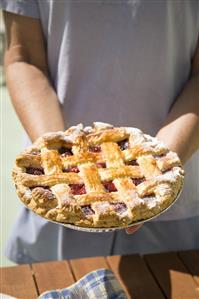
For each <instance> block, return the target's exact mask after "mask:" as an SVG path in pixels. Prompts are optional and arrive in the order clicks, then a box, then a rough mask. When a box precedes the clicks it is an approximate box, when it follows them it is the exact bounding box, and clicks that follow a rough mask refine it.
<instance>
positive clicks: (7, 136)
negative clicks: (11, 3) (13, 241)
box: [0, 11, 24, 267]
mask: <svg viewBox="0 0 199 299" xmlns="http://www.w3.org/2000/svg"><path fill="white" fill-rule="evenodd" d="M4 48H5V31H4V24H3V19H2V13H1V11H0V119H1V122H0V127H1V130H0V135H1V138H0V149H1V155H0V160H1V161H0V165H1V172H0V176H1V177H0V182H1V186H0V190H1V192H0V194H1V241H0V252H1V266H3V267H4V266H10V265H13V263H12V262H10V261H9V260H8V259H7V258H6V257H5V256H4V247H5V242H6V239H7V237H8V233H9V230H10V228H11V225H12V222H13V220H14V218H15V217H16V214H17V212H18V211H19V208H20V206H21V203H20V201H19V199H18V198H17V195H16V192H15V188H14V186H13V184H12V179H11V173H12V168H13V165H14V161H15V157H16V155H17V154H19V152H20V151H21V150H22V148H23V133H24V130H23V128H22V126H21V124H20V122H19V120H18V118H17V116H16V113H15V111H14V108H13V107H12V103H11V101H10V98H9V95H8V91H7V89H6V84H5V76H4V71H3V56H4V55H3V53H4Z"/></svg>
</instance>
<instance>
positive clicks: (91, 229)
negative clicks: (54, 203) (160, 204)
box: [47, 185, 183, 233]
mask: <svg viewBox="0 0 199 299" xmlns="http://www.w3.org/2000/svg"><path fill="white" fill-rule="evenodd" d="M182 189H183V185H182V188H181V189H180V191H179V192H178V194H177V196H176V198H175V199H174V201H173V202H172V203H171V204H170V205H169V206H168V207H166V208H165V209H164V210H162V211H161V212H160V213H158V214H156V215H154V216H153V217H151V218H147V219H143V220H139V221H135V222H133V223H131V224H130V225H128V226H120V227H83V226H77V225H74V224H69V223H63V222H57V221H53V220H49V219H47V220H48V221H50V222H53V223H56V224H59V225H62V226H65V227H66V228H70V229H74V230H78V231H82V232H88V233H107V232H114V231H118V230H121V229H126V228H129V227H132V226H135V225H140V224H143V223H145V222H148V221H150V220H152V219H154V218H156V217H158V216H160V215H161V214H163V213H164V212H166V211H167V210H168V209H169V208H170V207H171V206H172V205H173V204H174V203H175V202H176V201H177V199H178V198H179V196H180V194H181V192H182Z"/></svg>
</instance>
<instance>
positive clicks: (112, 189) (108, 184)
mask: <svg viewBox="0 0 199 299" xmlns="http://www.w3.org/2000/svg"><path fill="white" fill-rule="evenodd" d="M103 185H104V188H105V189H106V191H107V192H116V191H117V189H116V187H115V185H114V184H113V182H105V183H103Z"/></svg>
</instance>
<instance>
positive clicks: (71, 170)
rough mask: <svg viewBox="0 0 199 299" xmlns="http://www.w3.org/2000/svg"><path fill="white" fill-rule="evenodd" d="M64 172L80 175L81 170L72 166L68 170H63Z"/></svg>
mask: <svg viewBox="0 0 199 299" xmlns="http://www.w3.org/2000/svg"><path fill="white" fill-rule="evenodd" d="M63 172H75V173H78V172H79V168H78V167H77V166H71V167H69V168H67V169H63Z"/></svg>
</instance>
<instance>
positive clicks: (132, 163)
mask: <svg viewBox="0 0 199 299" xmlns="http://www.w3.org/2000/svg"><path fill="white" fill-rule="evenodd" d="M125 164H126V165H132V166H139V164H138V162H137V160H132V161H128V162H126V163H125Z"/></svg>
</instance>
